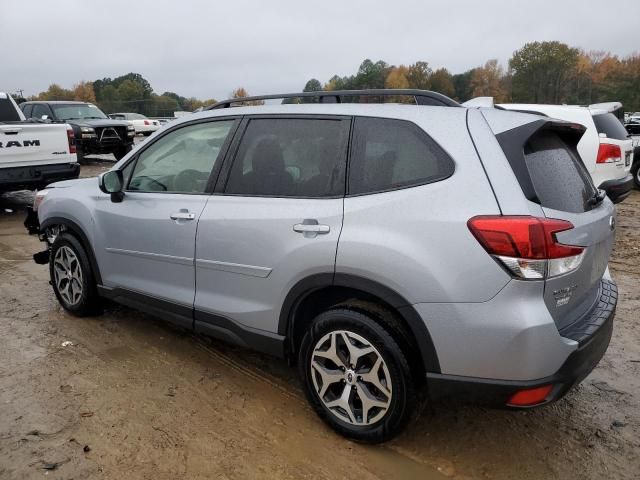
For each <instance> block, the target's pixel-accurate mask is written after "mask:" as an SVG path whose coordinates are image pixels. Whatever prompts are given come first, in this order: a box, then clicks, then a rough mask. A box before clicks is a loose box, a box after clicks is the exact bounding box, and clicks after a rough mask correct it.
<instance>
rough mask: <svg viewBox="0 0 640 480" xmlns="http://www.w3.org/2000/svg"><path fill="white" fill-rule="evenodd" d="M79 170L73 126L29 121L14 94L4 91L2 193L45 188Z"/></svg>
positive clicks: (0, 112) (0, 97)
mask: <svg viewBox="0 0 640 480" xmlns="http://www.w3.org/2000/svg"><path fill="white" fill-rule="evenodd" d="M79 173H80V165H79V164H78V159H77V156H76V146H75V140H74V135H73V130H72V129H71V127H70V126H69V125H65V124H53V123H50V124H47V123H38V122H33V121H26V120H25V117H24V114H23V113H22V111H21V110H20V109H19V108H18V106H17V105H16V103H15V102H14V100H13V99H12V98H11V96H10V95H8V94H6V93H2V92H0V193H3V192H8V191H12V190H21V189H39V188H43V187H45V186H46V185H47V184H49V183H51V182H55V181H58V180H66V179H70V178H77V177H78V174H79Z"/></svg>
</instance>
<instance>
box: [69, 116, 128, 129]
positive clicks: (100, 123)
mask: <svg viewBox="0 0 640 480" xmlns="http://www.w3.org/2000/svg"><path fill="white" fill-rule="evenodd" d="M65 123H68V124H69V125H77V126H79V127H92V128H95V127H128V126H129V122H127V121H126V120H113V119H112V118H86V119H81V120H67V121H66V122H65Z"/></svg>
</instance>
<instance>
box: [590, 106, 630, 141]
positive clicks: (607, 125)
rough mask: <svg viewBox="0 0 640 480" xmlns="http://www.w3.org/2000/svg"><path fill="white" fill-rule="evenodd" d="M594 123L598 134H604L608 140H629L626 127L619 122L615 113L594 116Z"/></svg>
mask: <svg viewBox="0 0 640 480" xmlns="http://www.w3.org/2000/svg"><path fill="white" fill-rule="evenodd" d="M593 122H594V123H595V124H596V129H597V130H598V133H604V134H605V135H606V136H607V138H612V139H614V140H627V139H628V138H629V134H628V133H627V130H626V129H625V128H624V125H622V123H621V122H620V120H618V117H616V116H615V115H614V114H613V113H602V114H600V115H594V116H593Z"/></svg>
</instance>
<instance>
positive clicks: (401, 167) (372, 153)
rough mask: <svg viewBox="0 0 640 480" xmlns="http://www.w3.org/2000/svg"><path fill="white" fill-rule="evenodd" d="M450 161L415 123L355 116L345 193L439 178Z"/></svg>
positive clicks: (451, 168) (446, 172)
mask: <svg viewBox="0 0 640 480" xmlns="http://www.w3.org/2000/svg"><path fill="white" fill-rule="evenodd" d="M454 169H455V165H454V163H453V160H451V158H450V157H449V156H448V155H447V154H446V153H445V151H444V150H443V149H442V148H440V146H439V145H438V144H437V143H436V142H435V141H434V140H433V139H432V138H431V137H429V136H428V135H427V134H426V133H425V132H424V131H423V130H422V129H420V128H419V127H418V126H417V125H415V124H413V123H411V122H407V121H405V120H393V119H384V118H364V117H360V118H357V119H356V125H355V130H354V135H353V153H352V155H351V163H350V167H349V194H352V195H359V194H364V193H374V192H383V191H386V190H394V189H399V188H406V187H411V186H414V185H423V184H425V183H431V182H436V181H438V180H443V179H445V178H447V177H449V176H451V175H452V174H453V171H454Z"/></svg>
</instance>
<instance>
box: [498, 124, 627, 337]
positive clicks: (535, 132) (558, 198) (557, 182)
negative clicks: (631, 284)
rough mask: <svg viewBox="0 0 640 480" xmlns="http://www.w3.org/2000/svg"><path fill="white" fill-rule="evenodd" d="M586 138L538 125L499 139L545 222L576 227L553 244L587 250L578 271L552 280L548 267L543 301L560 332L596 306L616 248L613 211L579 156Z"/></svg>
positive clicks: (569, 129) (574, 129)
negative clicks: (579, 144)
mask: <svg viewBox="0 0 640 480" xmlns="http://www.w3.org/2000/svg"><path fill="white" fill-rule="evenodd" d="M583 133H584V128H583V127H581V126H579V125H575V124H569V123H566V122H558V121H554V120H550V119H538V120H535V121H533V122H531V123H528V124H525V125H523V126H521V127H518V128H514V129H510V130H507V131H505V132H503V133H500V134H499V135H497V136H496V138H497V139H498V141H499V143H500V145H501V146H502V149H503V151H504V152H505V154H506V156H507V159H508V160H509V163H510V165H511V167H512V169H513V170H514V173H515V174H516V177H517V179H518V181H519V183H520V186H521V187H522V191H523V193H524V194H525V196H526V197H527V199H528V200H529V201H531V202H534V203H537V204H538V205H540V207H541V209H542V211H543V213H544V216H545V217H546V218H548V219H558V220H564V221H567V222H570V224H571V225H573V228H569V229H567V230H564V231H558V232H556V233H554V234H553V235H554V236H555V241H556V242H558V243H560V244H565V245H573V246H578V247H583V250H582V253H581V255H582V258H581V260H580V262H579V264H578V265H577V266H576V267H575V268H573V269H568V271H567V272H566V273H561V274H558V275H555V276H554V274H553V272H552V271H551V270H552V269H551V266H549V270H548V275H547V276H546V278H545V280H544V281H545V288H544V300H545V303H546V305H547V307H548V309H549V312H550V313H551V315H552V317H553V318H554V320H555V322H556V325H557V327H558V329H560V330H561V329H563V328H565V327H567V326H569V325H571V324H572V323H574V322H575V321H576V320H578V319H580V318H581V317H582V316H584V315H585V314H586V313H587V312H588V311H589V310H590V309H591V308H593V306H594V305H595V304H596V302H597V299H598V298H599V290H600V285H601V280H602V277H603V275H604V273H605V270H606V268H607V264H608V261H609V256H610V254H611V250H612V248H613V242H614V227H615V208H614V206H613V204H612V203H611V201H610V200H609V199H608V198H606V197H604V196H602V195H599V192H598V190H597V189H596V187H595V186H594V184H593V181H592V180H591V176H590V175H589V173H588V171H587V169H586V168H585V166H584V163H583V162H582V160H581V158H580V156H579V154H578V151H577V144H578V141H579V140H580V138H581V136H582V134H583ZM550 265H551V264H550ZM560 271H563V270H560Z"/></svg>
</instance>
